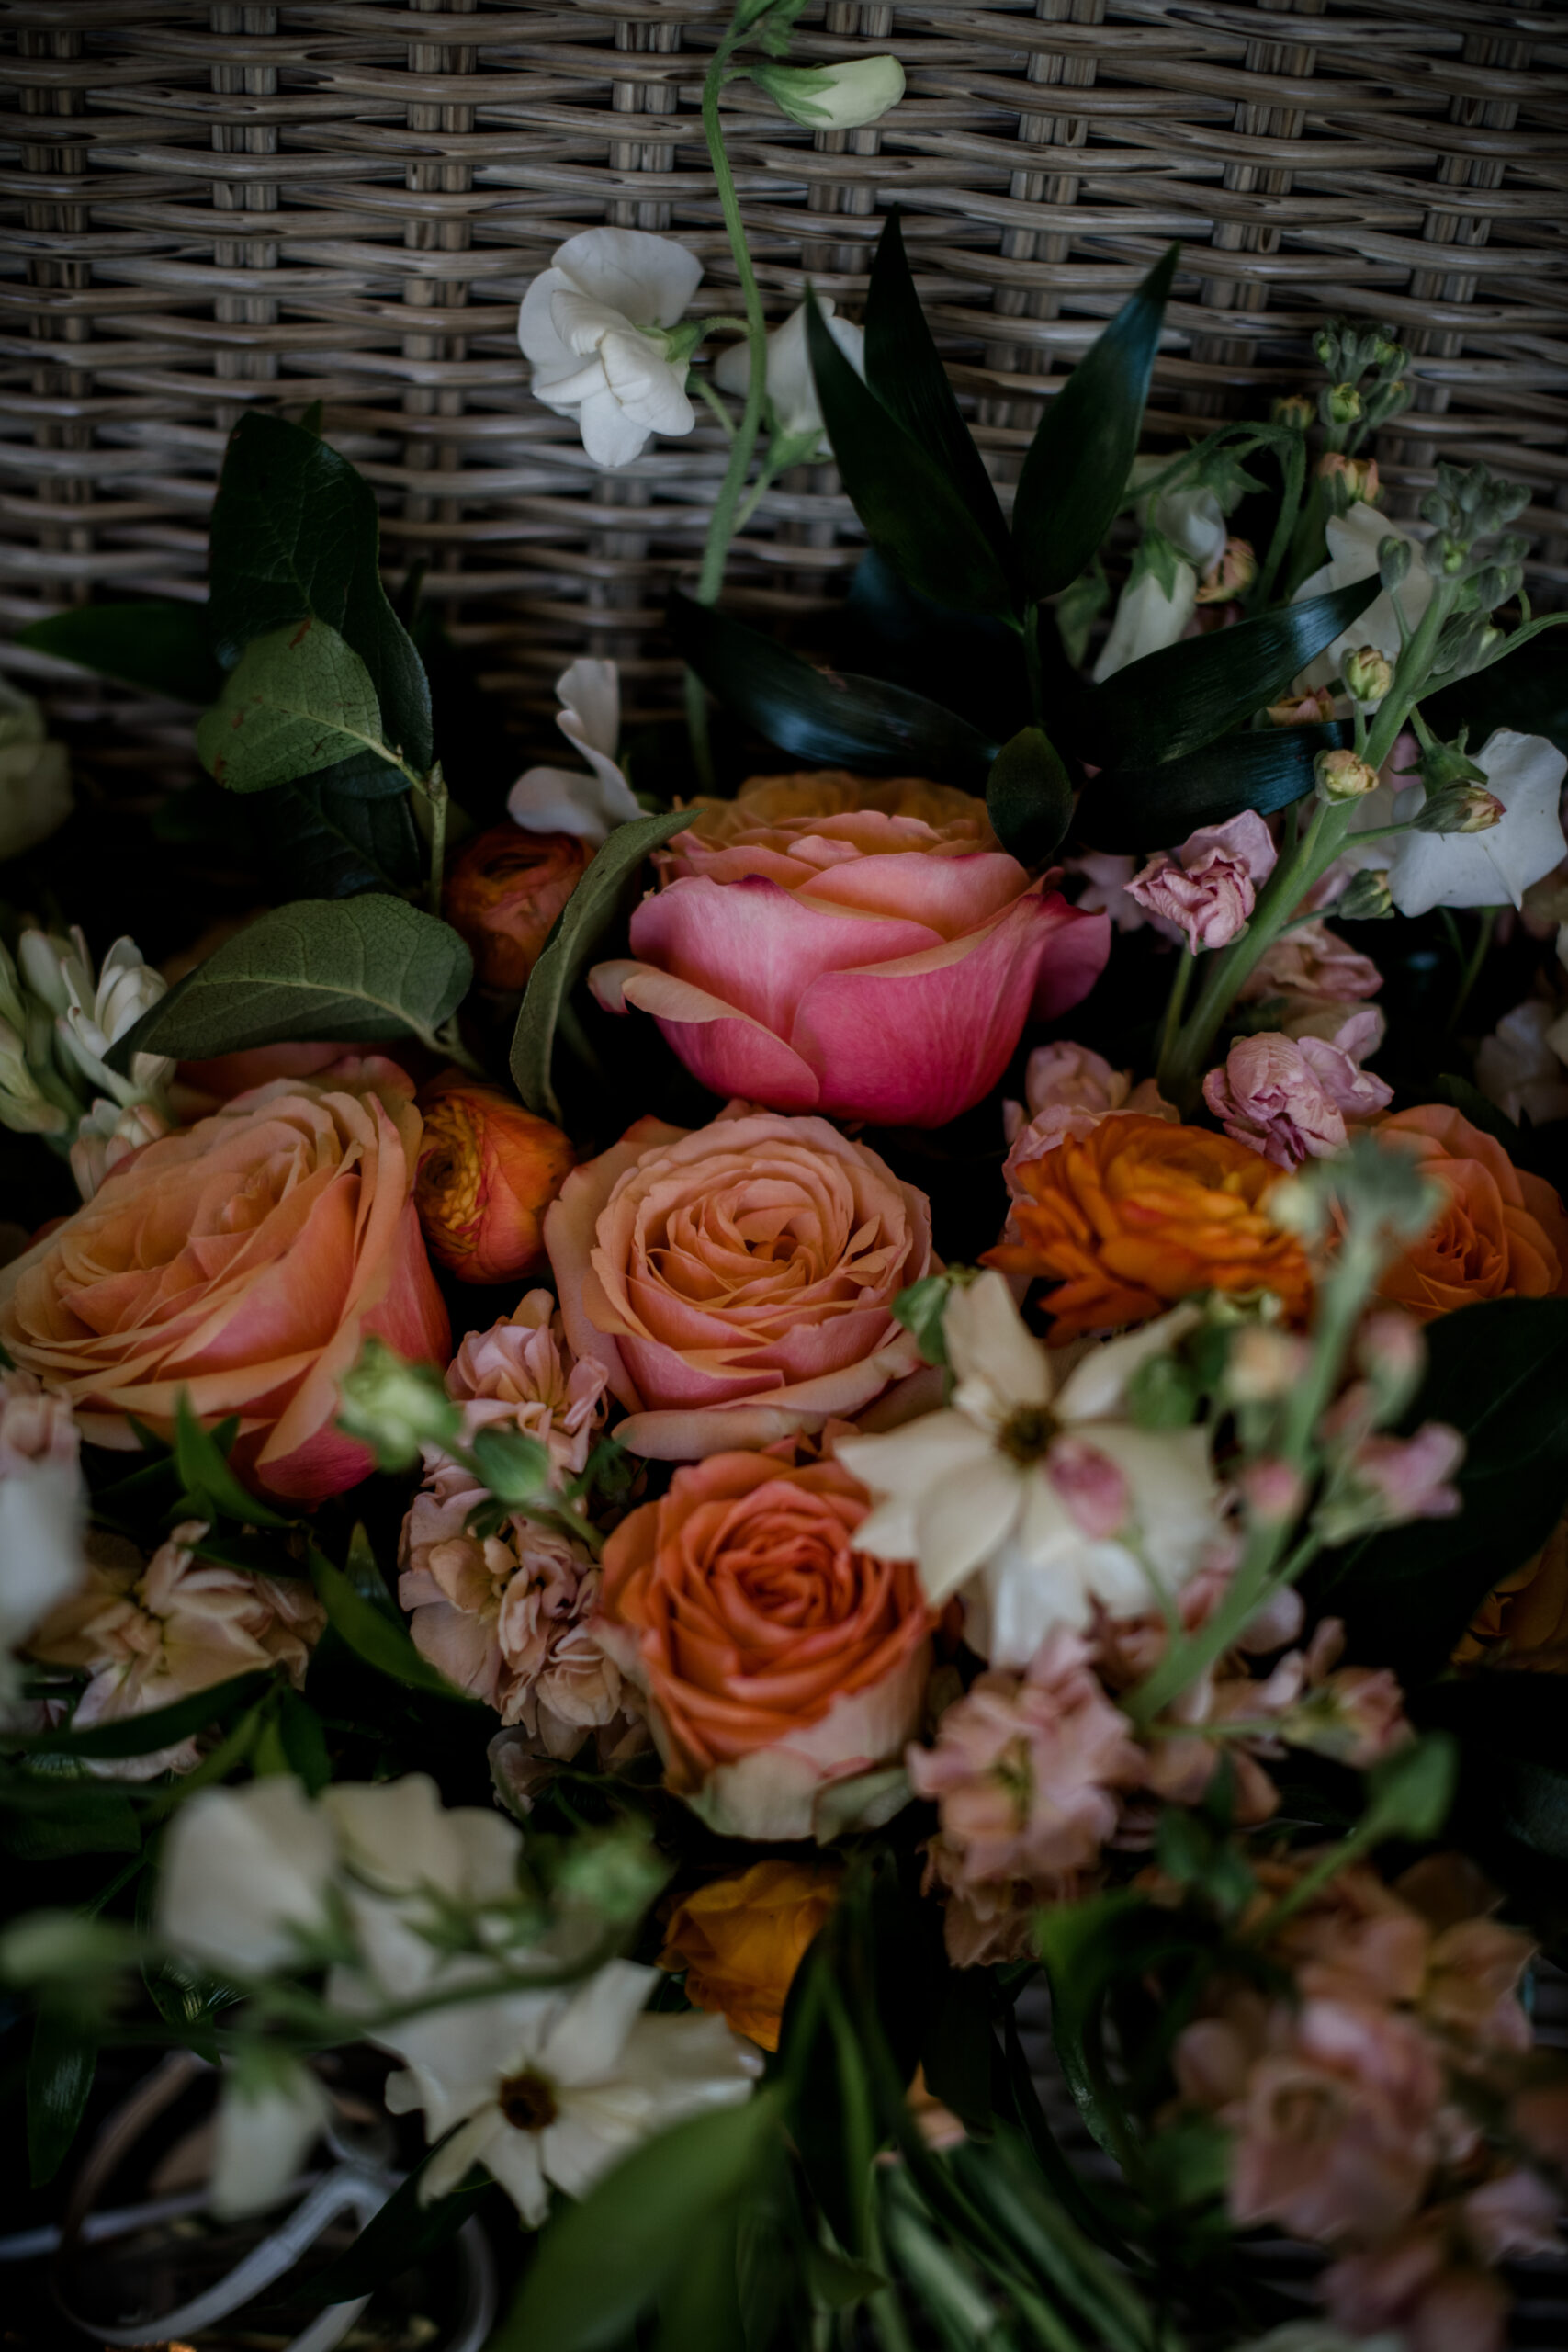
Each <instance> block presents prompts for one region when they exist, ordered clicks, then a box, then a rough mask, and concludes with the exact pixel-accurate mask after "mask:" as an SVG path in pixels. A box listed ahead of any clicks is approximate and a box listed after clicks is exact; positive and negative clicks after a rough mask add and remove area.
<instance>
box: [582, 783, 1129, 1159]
mask: <svg viewBox="0 0 1568 2352" xmlns="http://www.w3.org/2000/svg"><path fill="white" fill-rule="evenodd" d="M658 864H659V866H660V879H661V887H660V888H659V889H658V890H657V891H655V892H653V893H651V894H650V895H649V897H648V898H646V899H643V901H642V903H641V905H640V906H639V907H638V908H637V911H636V912H635V914H634V915H633V917H632V922H631V948H632V959H631V960H630V961H627V962H620V963H614V964H602V965H600V966H598V967H597V968H596V969H595V970H594V972H592V974H591V975H590V978H591V981H592V987H593V989H594V992H595V994H596V995H597V996H598V998H599V1001H600V1002H601V1003H602V1004H604V1005H606V1006H607V1007H608V1008H609V1009H610V1010H611V1011H612V1012H626V1009H627V1008H628V1006H633V1005H635V1006H637V1007H639V1008H640V1009H641V1010H642V1011H643V1012H651V1013H652V1014H653V1016H654V1018H655V1019H656V1020H657V1021H658V1023H659V1025H660V1029H661V1030H662V1032H663V1034H664V1035H665V1037H666V1038H667V1039H668V1040H669V1042H670V1044H671V1046H673V1048H674V1050H675V1051H676V1053H677V1054H679V1056H680V1057H681V1059H682V1061H683V1062H684V1063H685V1065H686V1067H687V1069H689V1070H691V1071H692V1073H693V1075H694V1077H696V1078H698V1079H700V1080H702V1082H703V1084H704V1085H705V1086H709V1087H711V1088H712V1089H713V1090H714V1091H715V1092H716V1094H739V1095H743V1096H745V1097H746V1098H747V1099H748V1100H749V1101H750V1102H754V1103H769V1104H771V1105H772V1106H773V1108H775V1109H777V1110H781V1111H822V1112H826V1113H829V1114H831V1115H832V1116H834V1117H836V1118H860V1119H874V1120H876V1121H878V1122H879V1123H881V1124H882V1125H894V1124H898V1125H911V1126H918V1127H935V1126H941V1125H943V1124H944V1123H945V1122H946V1121H947V1120H949V1119H954V1118H956V1117H957V1116H958V1114H959V1113H960V1112H961V1111H966V1110H967V1109H968V1108H969V1106H970V1104H971V1103H977V1102H978V1101H979V1100H980V1097H981V1096H982V1095H983V1094H985V1093H987V1091H989V1089H990V1088H991V1087H993V1086H994V1085H995V1084H996V1082H997V1080H998V1079H999V1078H1000V1076H1001V1074H1002V1071H1003V1069H1004V1068H1005V1067H1006V1065H1007V1061H1008V1058H1009V1057H1010V1054H1011V1052H1012V1049H1013V1047H1014V1046H1016V1045H1017V1043H1018V1040H1019V1035H1020V1034H1021V1030H1022V1028H1023V1024H1024V1022H1025V1021H1026V1020H1027V1019H1028V1017H1029V1012H1030V1007H1031V1004H1032V1005H1033V1007H1034V1009H1035V1011H1036V1012H1037V1013H1038V1014H1039V1015H1040V1016H1041V1017H1042V1018H1049V1017H1051V1016H1053V1015H1055V1014H1056V1013H1058V1012H1066V1010H1067V1009H1068V1007H1069V1006H1070V1005H1075V1004H1077V1003H1078V1002H1079V1001H1080V1000H1081V999H1082V998H1083V997H1085V996H1087V995H1088V993H1089V989H1091V988H1092V987H1093V985H1094V983H1095V981H1096V980H1097V979H1098V978H1099V977H1100V972H1101V970H1102V969H1103V967H1104V964H1105V959H1106V957H1107V956H1108V955H1109V953H1110V947H1111V927H1110V924H1109V922H1108V921H1107V919H1106V918H1105V917H1104V916H1103V915H1089V914H1086V913H1084V912H1083V911H1082V910H1080V909H1078V908H1077V907H1072V906H1069V905H1068V904H1067V901H1066V899H1064V898H1063V897H1062V896H1061V895H1060V893H1059V892H1057V891H1054V890H1048V889H1047V888H1046V886H1045V883H1044V882H1043V881H1038V882H1031V880H1030V878H1029V876H1028V875H1027V874H1026V873H1025V871H1024V869H1023V867H1022V866H1021V865H1020V864H1019V863H1018V861H1017V859H1016V858H1012V857H1009V856H1008V855H1007V854H1005V852H1003V851H1002V850H1000V849H999V848H998V846H997V843H996V841H995V839H994V837H993V835H992V833H991V831H990V827H989V825H988V823H987V819H986V809H985V804H984V802H983V801H980V800H976V799H974V798H972V797H971V796H970V795H969V794H967V793H962V792H953V791H950V790H947V789H944V788H943V787H942V786H936V785H931V784H924V783H921V782H919V780H918V779H914V778H905V779H900V780H898V781H896V782H894V783H890V784H880V785H878V784H868V783H864V782H862V781H861V780H859V779H858V778H855V777H852V776H846V775H820V776H780V777H773V778H770V779H763V780H758V781H755V782H753V783H752V784H750V785H748V786H745V787H744V789H743V790H742V792H741V795H740V797H739V800H738V801H736V802H734V803H731V804H729V806H728V807H721V808H719V809H707V810H705V811H704V812H703V814H702V815H701V816H699V817H698V818H697V819H696V820H695V821H694V824H693V826H692V828H691V830H690V831H688V832H684V833H680V834H677V836H676V837H675V840H674V841H673V842H671V844H670V846H669V848H668V849H667V850H665V851H663V852H661V853H660V856H659V859H658Z"/></svg>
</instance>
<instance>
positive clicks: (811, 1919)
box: [659, 1861, 843, 2050]
mask: <svg viewBox="0 0 1568 2352" xmlns="http://www.w3.org/2000/svg"><path fill="white" fill-rule="evenodd" d="M842 1876H843V1872H842V1871H841V1870H840V1867H839V1865H838V1864H837V1863H836V1862H784V1861H776V1862H753V1863H752V1865H751V1867H750V1870H749V1871H739V1872H738V1873H737V1874H736V1875H735V1876H733V1877H730V1878H716V1879H712V1880H710V1881H709V1883H708V1884H707V1885H706V1886H699V1887H697V1888H695V1889H694V1891H693V1893H692V1894H688V1895H685V1896H683V1897H682V1900H681V1901H680V1902H679V1903H678V1904H677V1905H675V1908H674V1910H673V1911H672V1912H671V1915H670V1924H669V1926H668V1928H666V1929H665V1933H664V1949H663V1951H661V1952H660V1955H659V1965H660V1968H670V1969H677V1968H683V1969H684V1970H685V1972H686V1998H687V2000H688V2001H690V2002H691V2003H692V2005H693V2007H694V2008H699V2009H716V2010H717V2011H718V2013H719V2015H720V2016H721V2017H723V2018H728V2021H729V2023H730V2024H731V2025H732V2026H733V2027H734V2028H735V2030H736V2032H737V2033H744V2034H747V2035H749V2036H750V2039H751V2041H755V2042H757V2043H759V2044H760V2045H761V2048H762V2049H764V2050H776V2049H777V2048H778V2046H779V2030H780V2028H781V2026H782V2025H783V2023H784V2003H785V2001H786V2000H787V1999H788V1997H789V1988H790V1986H791V1985H792V1984H793V1983H794V1981H795V1970H796V1969H797V1968H798V1967H799V1966H800V1963H801V1962H802V1961H803V1960H804V1959H805V1958H806V1954H807V1949H808V1948H809V1946H810V1944H811V1941H812V1939H813V1938H814V1937H815V1936H816V1934H817V1931H818V1928H820V1927H822V1925H823V1924H824V1922H825V1921H826V1919H827V1917H828V1915H829V1912H830V1911H831V1910H832V1908H833V1905H834V1904H835V1903H836V1902H837V1900H838V1895H839V1882H840V1879H841V1878H842Z"/></svg>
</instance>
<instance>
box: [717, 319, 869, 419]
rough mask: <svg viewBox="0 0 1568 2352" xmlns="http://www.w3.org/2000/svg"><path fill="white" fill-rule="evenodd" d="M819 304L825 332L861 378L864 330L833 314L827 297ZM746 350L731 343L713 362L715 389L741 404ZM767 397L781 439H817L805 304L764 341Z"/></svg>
mask: <svg viewBox="0 0 1568 2352" xmlns="http://www.w3.org/2000/svg"><path fill="white" fill-rule="evenodd" d="M818 308H819V309H820V311H821V312H822V316H823V318H824V319H825V320H826V321H827V325H828V332H829V334H830V335H831V336H832V338H833V341H834V342H835V343H836V344H837V345H838V346H839V349H840V351H841V352H842V353H843V355H844V357H845V358H846V359H847V360H848V361H849V363H850V366H851V367H852V368H853V369H854V371H855V374H856V375H857V376H859V377H860V378H861V379H862V380H864V377H865V329H864V328H863V327H857V326H855V325H854V324H853V323H852V321H850V320H849V319H840V318H837V317H835V315H834V311H833V303H832V298H831V297H830V296H828V295H818ZM750 375H751V353H750V345H747V344H744V343H732V344H730V345H728V348H727V349H726V350H724V351H721V352H720V353H719V355H718V357H717V359H716V361H715V362H714V370H713V379H714V382H715V383H716V385H717V386H718V388H719V390H720V391H724V392H729V393H732V394H733V395H734V396H735V398H736V399H738V400H744V399H745V397H746V388H747V385H748V384H749V382H750ZM768 398H769V400H770V401H772V403H773V418H774V422H775V424H776V425H777V428H778V432H779V434H780V435H781V437H782V438H784V439H785V440H792V441H793V440H801V441H804V440H805V439H806V436H807V435H808V434H811V435H817V436H818V437H820V435H821V432H822V412H821V410H820V409H819V408H818V405H817V385H816V381H815V379H814V378H813V376H812V373H811V353H810V349H809V346H808V345H807V336H806V305H805V303H804V302H803V303H802V304H801V305H800V308H799V309H798V310H795V311H791V312H790V314H789V316H788V318H787V319H785V321H784V324H783V325H782V326H779V327H775V328H774V329H773V334H771V335H770V336H769V337H768Z"/></svg>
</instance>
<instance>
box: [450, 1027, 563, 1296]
mask: <svg viewBox="0 0 1568 2352" xmlns="http://www.w3.org/2000/svg"><path fill="white" fill-rule="evenodd" d="M419 1107H420V1110H421V1111H422V1112H423V1115H424V1134H423V1138H422V1139H421V1142H420V1148H419V1164H418V1167H417V1169H416V1170H415V1174H414V1188H413V1197H414V1205H415V1207H416V1208H417V1209H418V1211H419V1221H420V1224H421V1226H422V1227H423V1229H424V1238H425V1241H426V1243H427V1244H428V1245H429V1249H430V1254H431V1256H432V1257H433V1258H434V1259H435V1260H436V1261H437V1263H438V1264H440V1265H443V1266H445V1267H446V1271H447V1272H448V1273H449V1274H456V1275H457V1280H458V1281H459V1282H460V1283H505V1282H513V1281H514V1280H515V1279H516V1278H517V1276H518V1275H520V1274H531V1273H534V1272H536V1270H537V1269H538V1268H539V1267H540V1266H542V1265H543V1264H544V1262H545V1242H544V1219H545V1211H546V1210H547V1208H548V1207H549V1204H550V1203H551V1202H552V1201H553V1200H554V1199H555V1197H556V1194H557V1193H558V1192H559V1191H560V1188H561V1186H562V1185H563V1184H564V1183H565V1182H566V1178H567V1172H568V1170H570V1166H571V1146H570V1143H569V1142H568V1141H567V1139H566V1137H565V1136H563V1135H562V1133H561V1131H560V1129H559V1128H558V1127H552V1126H551V1125H550V1123H549V1121H548V1120H547V1119H536V1117H535V1116H534V1114H533V1113H532V1112H531V1111H525V1109H524V1108H523V1105H522V1104H521V1103H515V1102H513V1099H512V1097H511V1096H510V1095H509V1094H503V1093H502V1091H501V1089H500V1088H499V1087H497V1086H483V1085H479V1084H477V1083H476V1082H475V1081H474V1080H472V1079H468V1078H464V1077H462V1076H461V1075H460V1073H459V1072H457V1070H444V1071H443V1072H442V1074H441V1076H440V1077H439V1078H435V1079H432V1080H431V1082H430V1084H429V1085H428V1086H425V1087H422V1088H421V1089H420V1095H419Z"/></svg>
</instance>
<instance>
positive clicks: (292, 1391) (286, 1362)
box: [0, 1057, 451, 1502]
mask: <svg viewBox="0 0 1568 2352" xmlns="http://www.w3.org/2000/svg"><path fill="white" fill-rule="evenodd" d="M420 1126H421V1122H420V1116H419V1113H418V1112H417V1111H416V1110H415V1109H414V1106H413V1087H412V1082H411V1080H409V1079H408V1078H407V1077H406V1076H405V1075H404V1073H403V1072H402V1071H401V1070H400V1069H399V1068H398V1067H397V1065H396V1063H395V1062H389V1061H386V1060H384V1059H382V1058H381V1057H371V1058H369V1059H367V1060H364V1061H361V1062H358V1063H340V1064H338V1065H336V1066H335V1067H334V1068H333V1070H331V1071H330V1072H329V1073H327V1076H326V1078H325V1079H323V1080H317V1081H312V1080H294V1081H290V1080H287V1079H278V1080H274V1081H273V1083H272V1084H271V1085H269V1086H262V1087H257V1088H256V1089H255V1090H254V1091H253V1092H251V1093H249V1094H243V1095H240V1096H238V1097H237V1098H236V1099H235V1100H234V1101H233V1102H232V1103H228V1104H227V1105H226V1106H225V1107H224V1108H223V1109H222V1110H221V1111H220V1112H218V1113H217V1114H215V1115H214V1116H213V1117H212V1118H209V1119H203V1120H201V1121H200V1122H199V1123H198V1124H197V1125H196V1126H194V1127H190V1128H187V1129H185V1130H183V1131H182V1132H180V1133H178V1134H175V1135H172V1136H164V1137H163V1138H162V1139H161V1140H160V1141H158V1142H156V1143H151V1144H149V1145H147V1147H146V1148H145V1149H144V1150H142V1151H141V1152H139V1153H138V1154H137V1155H136V1157H135V1158H134V1159H130V1160H129V1161H127V1162H125V1163H124V1164H123V1165H122V1166H120V1167H119V1168H118V1169H116V1170H114V1171H113V1172H112V1174H111V1175H110V1176H109V1177H108V1178H107V1182H105V1183H104V1185H103V1187H102V1189H101V1191H99V1192H98V1193H96V1194H95V1196H94V1198H93V1199H92V1200H91V1201H89V1202H88V1203H87V1204H86V1205H85V1207H84V1208H81V1209H79V1210H78V1211H77V1213H76V1215H75V1216H73V1217H68V1218H67V1219H66V1220H65V1222H64V1223H63V1224H62V1225H60V1226H57V1227H55V1228H54V1230H53V1231H52V1232H51V1233H50V1234H49V1235H48V1237H47V1238H45V1239H44V1240H42V1241H39V1243H37V1244H36V1245H35V1247H34V1248H33V1249H31V1250H28V1252H27V1253H26V1255H25V1256H23V1257H21V1258H17V1259H16V1260H14V1261H12V1263H11V1264H10V1265H8V1266H6V1267H5V1268H4V1269H0V1344H3V1345H4V1346H5V1348H6V1351H7V1352H8V1353H9V1354H10V1356H11V1358H12V1360H13V1361H14V1362H15V1363H18V1364H24V1365H26V1366H27V1367H28V1369H29V1370H30V1371H33V1372H36V1373H37V1374H39V1377H40V1378H41V1379H43V1380H45V1381H46V1382H47V1383H48V1384H49V1385H50V1386H51V1388H53V1389H55V1390H57V1391H58V1392H59V1393H60V1394H61V1395H62V1396H64V1397H69V1398H70V1400H71V1402H72V1404H73V1406H74V1407H75V1408H76V1412H77V1419H78V1421H79V1423H80V1426H81V1429H82V1433H83V1435H84V1436H85V1437H87V1438H89V1439H92V1440H93V1441H95V1442H96V1443H98V1444H100V1445H110V1446H119V1447H125V1448H133V1447H134V1446H135V1444H136V1442H137V1441H136V1436H135V1432H134V1430H132V1428H131V1425H130V1417H131V1416H133V1415H134V1416H135V1418H136V1419H139V1420H142V1421H145V1422H147V1423H148V1425H149V1426H150V1427H151V1428H152V1429H153V1430H157V1431H158V1432H159V1433H160V1435H165V1434H167V1435H172V1433H173V1429H174V1416H175V1400H176V1398H177V1397H179V1394H180V1392H181V1390H182V1389H184V1390H186V1392H187V1393H188V1395H189V1398H190V1402H191V1405H192V1408H194V1410H195V1411H196V1412H197V1413H198V1414H199V1415H200V1416H201V1417H202V1419H204V1420H209V1421H211V1420H216V1419H221V1418H222V1417H223V1416H225V1415H228V1414H236V1415H238V1417H239V1421H240V1429H239V1434H238V1436H237V1437H236V1439H235V1442H234V1450H233V1455H232V1460H233V1463H234V1466H235V1468H236V1470H238V1471H239V1472H240V1473H241V1475H242V1476H243V1477H245V1478H246V1480H247V1481H248V1482H249V1483H250V1484H252V1485H253V1486H254V1487H259V1488H261V1489H263V1490H264V1491H265V1492H266V1493H268V1494H273V1495H281V1496H285V1497H287V1498H289V1499H290V1500H295V1501H300V1502H314V1501H319V1500H320V1499H321V1497H323V1496H325V1495H333V1494H337V1493H339V1492H340V1491H341V1490H342V1489H343V1488H344V1487H352V1486H353V1485H355V1482H356V1481H357V1480H358V1479H360V1478H363V1477H364V1476H366V1474H367V1472H368V1470H369V1468H370V1466H371V1464H370V1455H369V1453H368V1451H367V1449H366V1448H365V1447H364V1446H362V1445H360V1444H358V1443H357V1442H355V1440H354V1439H352V1438H348V1437H345V1436H344V1434H343V1432H342V1431H341V1430H338V1429H336V1428H335V1427H334V1426H333V1417H334V1415H335V1413H336V1410H337V1386H338V1381H339V1378H340V1376H341V1375H342V1374H344V1372H346V1371H347V1370H348V1368H349V1366H350V1365H351V1364H352V1363H353V1362H354V1360H355V1357H356V1356H357V1354H358V1353H359V1350H360V1347H361V1345H362V1343H363V1341H364V1340H366V1339H367V1338H369V1337H372V1336H374V1337H376V1338H378V1339H381V1340H385V1341H386V1343H387V1345H388V1346H389V1348H392V1349H394V1350H395V1351H397V1353H398V1354H400V1355H401V1356H403V1357H405V1358H410V1359H419V1360H423V1361H427V1362H433V1363H440V1364H441V1365H443V1366H444V1365H445V1364H446V1358H447V1356H448V1354H449V1353H450V1350H451V1337H450V1331H449V1329H448V1326H447V1321H446V1307H445V1306H443V1304H442V1300H441V1294H440V1292H439V1291H438V1290H437V1288H436V1285H435V1279H434V1275H433V1274H432V1273H431V1271H430V1265H429V1261H428V1260H427V1259H426V1257H425V1254H424V1245H423V1242H422V1241H421V1239H420V1234H419V1219H418V1217H417V1216H416V1215H415V1213H414V1205H413V1200H412V1186H413V1171H414V1162H415V1159H416V1157H417V1154H418V1150H419V1141H420Z"/></svg>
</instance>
